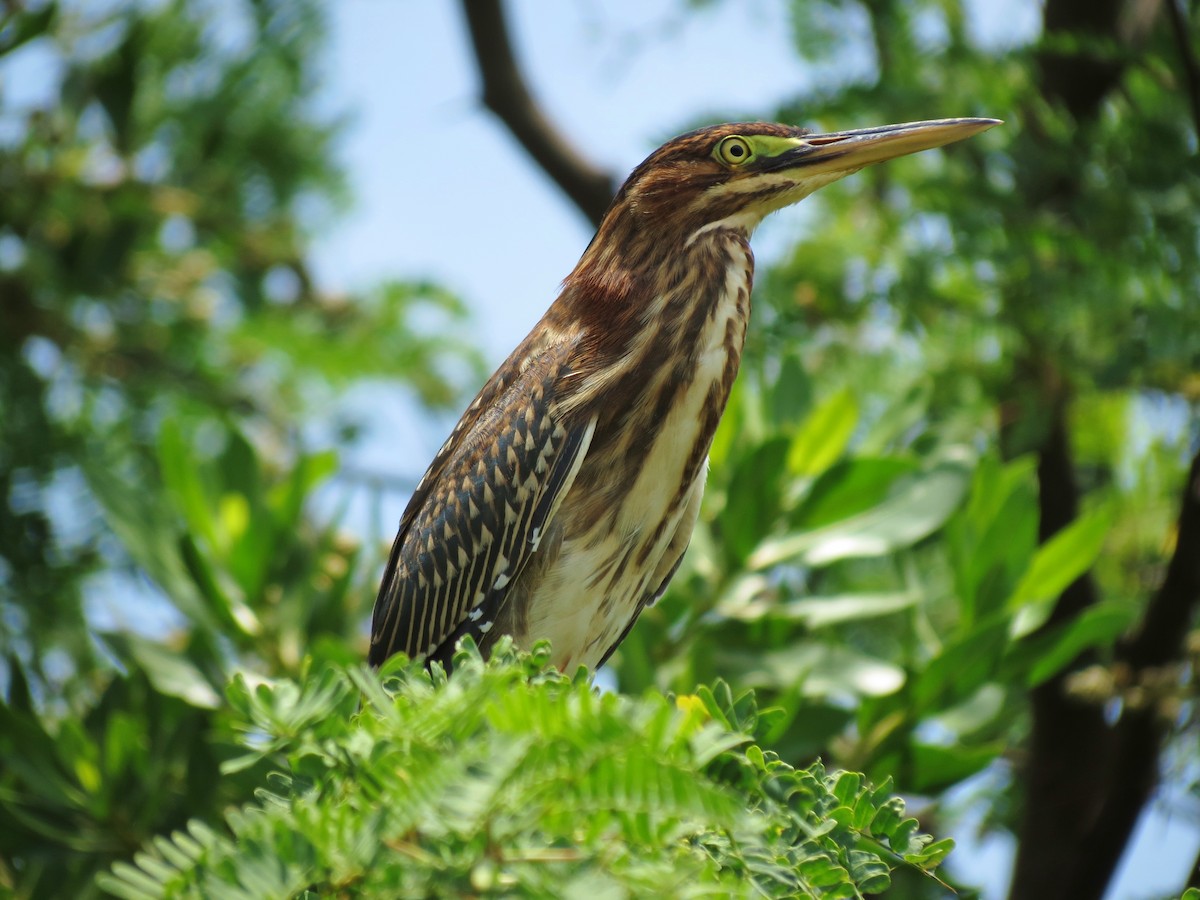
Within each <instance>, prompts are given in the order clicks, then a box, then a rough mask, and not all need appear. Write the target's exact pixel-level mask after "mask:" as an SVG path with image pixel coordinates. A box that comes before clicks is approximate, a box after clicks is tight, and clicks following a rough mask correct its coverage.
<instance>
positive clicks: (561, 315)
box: [368, 118, 1000, 673]
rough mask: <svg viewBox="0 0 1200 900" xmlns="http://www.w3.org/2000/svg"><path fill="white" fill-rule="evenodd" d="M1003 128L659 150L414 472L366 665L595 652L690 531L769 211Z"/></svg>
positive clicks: (773, 138) (660, 580) (775, 128)
mask: <svg viewBox="0 0 1200 900" xmlns="http://www.w3.org/2000/svg"><path fill="white" fill-rule="evenodd" d="M998 124H1000V121H999V120H997V119H987V118H957V119H938V120H931V121H922V122H907V123H902V124H895V125H885V126H879V127H872V128H861V129H856V130H852V131H838V132H830V133H812V132H810V131H808V130H805V129H803V128H799V127H795V126H791V125H782V124H774V123H769V122H743V123H731V124H722V125H713V126H708V127H704V128H699V129H697V130H695V131H690V132H688V133H687V134H683V135H681V136H679V137H676V138H674V139H673V140H670V141H668V142H667V143H665V144H663V145H662V146H661V147H659V148H658V149H657V150H655V151H654V152H653V153H651V154H650V155H649V156H648V157H647V158H646V160H645V161H644V162H642V163H641V164H640V165H638V166H637V167H636V168H635V169H634V170H633V171H632V173H631V174H630V175H629V177H628V178H627V179H626V180H625V182H624V184H623V185H622V186H621V187H620V188H619V190H618V191H617V193H616V195H615V197H614V198H613V201H612V203H611V205H610V206H609V208H608V210H607V212H606V213H605V215H604V217H603V219H602V220H601V223H600V225H599V228H598V229H597V231H596V233H595V236H594V237H593V238H592V240H591V242H590V243H589V244H588V246H587V248H586V249H585V251H584V253H583V255H582V257H581V258H580V260H579V262H578V263H577V264H576V266H575V268H574V269H573V270H572V271H571V273H570V274H569V275H568V276H567V278H566V279H565V280H564V281H563V284H562V288H561V291H560V293H559V295H558V297H557V299H555V300H554V302H553V303H552V304H551V306H550V307H549V309H548V310H547V311H546V313H545V315H544V316H543V317H542V318H541V320H540V321H539V322H538V323H537V324H536V325H535V326H534V327H533V330H532V331H530V333H529V334H528V335H527V336H526V337H525V339H524V340H523V341H522V342H521V343H520V344H519V345H518V346H517V347H516V349H515V350H513V351H512V353H511V354H510V355H509V357H508V358H507V359H506V360H505V361H504V362H503V363H502V364H501V365H500V367H499V368H498V369H497V370H496V371H495V373H494V374H493V375H492V376H491V378H489V379H488V381H487V383H486V384H485V385H484V386H483V388H482V389H481V390H480V391H479V394H478V395H477V396H476V397H475V399H474V401H473V402H472V403H471V404H470V406H468V407H467V409H466V412H464V413H463V415H462V417H461V419H459V421H458V424H457V425H455V427H454V429H453V431H452V432H451V434H450V436H449V437H448V438H447V439H446V441H445V443H444V444H443V445H442V446H441V448H440V449H439V450H438V452H437V454H436V455H435V456H434V459H433V462H432V463H431V464H430V465H429V468H428V469H427V470H426V472H425V474H424V476H423V477H422V478H421V480H420V482H419V483H418V484H417V487H416V489H415V490H414V492H413V495H412V497H411V499H410V501H409V503H408V505H407V507H406V508H405V510H404V512H403V514H402V515H401V518H400V524H399V529H398V532H397V535H396V538H395V541H394V542H393V544H392V548H391V553H390V554H389V557H388V562H387V566H386V569H385V571H384V575H383V579H382V582H381V584H380V587H379V593H378V596H377V598H376V601H375V607H374V611H373V613H372V617H371V639H370V648H369V651H368V661H369V663H370V664H371V665H373V666H376V667H378V666H379V665H381V664H382V663H383V662H384V661H385V660H386V659H387V658H388V657H390V656H392V655H393V654H396V653H398V652H403V653H404V654H405V655H406V656H407V657H408V658H409V659H413V660H423V661H424V662H425V664H426V665H427V666H428V665H432V664H433V663H435V662H436V663H440V664H441V665H442V666H443V667H445V668H446V669H447V671H449V670H450V668H451V667H452V663H453V656H454V653H455V648H456V645H457V643H458V642H459V641H460V640H461V639H462V638H464V637H466V636H468V635H469V636H470V637H471V638H472V639H473V640H474V641H475V643H476V645H477V646H478V648H479V650H480V651H481V652H482V653H483V655H484V656H487V655H488V654H489V653H490V651H491V649H492V648H493V647H494V646H495V645H496V641H497V640H498V639H499V638H500V637H501V636H502V635H509V636H511V638H512V640H513V643H514V644H515V645H516V646H518V647H522V648H525V649H529V648H531V647H532V645H533V644H534V643H535V642H536V641H538V640H540V639H548V640H549V642H550V647H551V661H552V663H553V665H554V666H555V667H557V668H558V670H559V671H562V672H567V673H573V672H574V671H576V670H577V669H578V667H580V666H583V667H586V668H587V669H590V670H592V671H594V670H595V669H597V668H598V667H599V666H601V665H603V664H604V663H605V662H606V661H607V660H608V658H609V656H610V655H611V654H612V653H613V651H614V650H615V649H616V648H617V646H618V645H619V644H620V643H621V641H623V640H624V638H625V637H626V635H628V633H629V631H630V629H631V628H632V627H633V625H634V623H635V622H636V621H637V619H638V616H639V614H640V613H641V612H642V610H643V609H644V608H645V607H647V606H649V605H652V604H653V603H654V602H655V601H656V600H658V599H659V597H661V596H662V594H663V592H664V591H665V590H666V588H667V585H668V583H669V582H670V581H671V578H672V577H673V576H674V574H675V572H676V570H677V569H678V567H679V564H680V560H681V559H682V558H683V555H684V551H685V550H686V549H687V546H688V543H689V541H690V539H691V534H692V531H693V528H694V526H695V524H696V520H697V516H698V514H699V511H700V500H701V497H702V495H703V493H704V483H705V478H706V475H707V470H708V450H709V446H710V444H711V442H712V439H713V433H714V432H715V431H716V428H717V424H718V422H719V421H720V419H721V415H722V413H723V411H724V409H725V404H726V401H727V400H728V398H729V393H730V388H731V387H732V385H733V382H734V379H735V377H736V376H737V372H738V365H739V362H740V360H741V354H742V348H743V343H744V341H745V337H746V328H747V323H748V321H749V316H750V290H751V283H752V280H753V274H754V256H753V253H752V251H751V248H750V243H749V241H750V237H751V234H752V233H753V232H754V230H755V227H756V226H757V225H758V224H759V223H760V222H761V221H762V220H763V218H764V217H765V216H767V215H768V214H769V213H771V212H773V211H775V210H778V209H781V208H783V207H785V206H790V205H792V204H794V203H797V202H799V201H800V200H803V199H804V198H805V197H807V196H809V195H810V194H812V193H813V192H814V191H816V190H817V189H819V188H821V187H824V186H825V185H828V184H830V183H832V182H834V181H837V180H838V179H840V178H842V177H844V176H846V175H849V174H851V173H853V172H857V171H858V170H860V169H862V168H863V167H865V166H869V165H872V164H873V163H877V162H882V161H884V160H888V159H892V158H894V157H898V156H903V155H906V154H910V153H915V152H918V151H922V150H928V149H931V148H934V147H940V146H943V145H945V144H949V143H952V142H955V141H960V140H963V139H964V138H967V137H971V136H972V135H976V134H978V133H980V132H982V131H984V130H986V129H988V128H991V127H993V126H995V125H998Z"/></svg>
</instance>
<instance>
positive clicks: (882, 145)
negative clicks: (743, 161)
mask: <svg viewBox="0 0 1200 900" xmlns="http://www.w3.org/2000/svg"><path fill="white" fill-rule="evenodd" d="M1000 124H1002V123H1001V120H1000V119H933V120H931V121H928V122H904V123H902V124H899V125H880V126H878V127H875V128H858V129H855V130H854V131H834V132H830V133H829V134H810V135H806V136H805V137H803V138H801V139H800V146H798V147H797V148H796V149H795V150H793V151H791V152H790V153H785V154H783V155H782V156H780V157H779V159H778V164H777V166H772V167H771V168H781V169H791V168H797V169H800V168H802V169H804V170H805V172H812V173H813V174H816V173H818V172H842V173H847V174H848V173H849V172H854V171H857V170H858V169H861V168H863V167H864V166H869V165H871V164H872V163H877V162H883V161H884V160H885V159H894V158H896V157H897V156H906V155H908V154H909V153H918V152H920V151H921V150H932V149H933V148H934V147H941V146H943V145H945V144H952V143H954V142H955V141H961V140H963V139H964V138H969V137H971V136H973V135H976V134H979V133H980V132H981V131H987V130H988V129H989V128H992V127H994V126H996V125H1000Z"/></svg>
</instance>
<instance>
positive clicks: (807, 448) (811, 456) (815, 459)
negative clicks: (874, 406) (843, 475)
mask: <svg viewBox="0 0 1200 900" xmlns="http://www.w3.org/2000/svg"><path fill="white" fill-rule="evenodd" d="M857 424H858V401H857V400H856V399H855V397H854V394H853V393H852V392H851V391H850V389H849V388H842V389H841V390H839V391H836V392H834V393H833V394H831V395H830V396H828V397H826V398H825V399H824V400H823V401H822V402H821V403H820V404H818V405H817V407H816V409H814V410H813V411H812V412H811V413H809V415H808V417H807V418H806V419H805V420H804V423H803V424H802V425H801V426H800V428H799V429H798V430H797V432H796V435H795V437H793V438H792V443H791V447H790V448H789V449H788V454H787V467H788V471H789V472H791V473H792V474H793V475H799V476H804V477H812V476H814V475H818V474H820V473H821V472H824V471H825V470H826V469H828V468H829V467H830V466H832V465H833V464H834V463H835V462H837V460H838V459H839V458H840V457H841V455H842V453H844V452H845V450H846V446H847V444H849V443H850V438H851V437H852V436H853V434H854V428H855V426H856V425H857Z"/></svg>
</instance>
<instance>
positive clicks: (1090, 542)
mask: <svg viewBox="0 0 1200 900" xmlns="http://www.w3.org/2000/svg"><path fill="white" fill-rule="evenodd" d="M1112 518H1113V512H1112V508H1111V507H1109V506H1101V507H1099V508H1097V509H1095V510H1093V511H1091V512H1089V513H1085V514H1084V515H1081V516H1080V517H1079V518H1078V519H1076V520H1075V521H1074V522H1072V523H1071V524H1070V525H1068V526H1067V527H1066V528H1064V529H1062V530H1061V531H1060V532H1058V533H1057V534H1055V535H1054V536H1053V537H1052V538H1050V540H1048V541H1047V542H1046V543H1044V544H1042V546H1041V547H1039V548H1038V551H1037V553H1036V554H1034V557H1033V560H1032V561H1031V562H1030V564H1029V568H1028V569H1026V571H1025V574H1024V575H1023V576H1022V577H1021V580H1020V582H1018V584H1017V587H1016V590H1015V591H1013V594H1012V596H1011V597H1010V598H1009V599H1008V602H1007V604H1006V608H1007V609H1008V610H1009V612H1012V613H1015V614H1016V615H1015V616H1014V618H1013V622H1012V627H1011V634H1012V636H1013V637H1016V638H1019V637H1024V636H1025V635H1027V634H1029V633H1030V632H1032V631H1035V630H1036V629H1038V628H1039V627H1041V625H1042V623H1044V622H1045V621H1046V619H1047V618H1048V617H1049V616H1050V612H1051V610H1052V609H1053V608H1054V603H1055V602H1056V601H1057V600H1058V597H1059V595H1060V594H1061V593H1062V592H1063V591H1064V590H1066V588H1067V586H1068V585H1070V584H1071V582H1073V581H1074V580H1075V579H1076V578H1078V577H1079V576H1080V575H1082V574H1083V573H1084V572H1086V571H1087V570H1088V569H1090V568H1091V567H1092V565H1093V564H1094V563H1095V562H1096V560H1097V558H1099V556H1100V551H1101V549H1103V547H1104V538H1105V536H1106V535H1107V534H1108V531H1109V528H1110V527H1111V526H1112Z"/></svg>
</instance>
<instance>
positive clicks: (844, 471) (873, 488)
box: [791, 457, 918, 528]
mask: <svg viewBox="0 0 1200 900" xmlns="http://www.w3.org/2000/svg"><path fill="white" fill-rule="evenodd" d="M917 468H918V467H917V463H916V462H914V461H912V460H908V459H897V458H886V459H875V458H861V457H860V458H857V459H845V460H842V461H841V462H839V463H837V464H836V465H834V466H832V467H831V468H829V469H827V470H826V471H824V472H822V473H821V475H820V476H819V477H818V478H817V480H816V481H815V482H813V484H812V486H811V487H810V488H809V490H808V493H807V495H806V496H805V498H804V501H803V503H801V504H800V506H799V507H798V508H797V509H796V511H795V513H794V514H793V515H792V517H791V523H792V525H794V526H795V527H796V528H817V527H818V526H821V525H828V524H829V523H831V522H837V521H839V520H841V519H846V518H849V517H850V516H853V515H855V514H857V513H861V512H865V511H866V510H868V509H870V508H871V507H873V506H877V505H878V504H880V503H882V502H883V501H884V500H885V499H887V496H888V494H889V493H890V492H891V491H892V489H893V487H894V486H895V485H896V484H897V483H898V482H899V480H900V479H901V478H903V477H904V476H906V475H912V474H914V473H915V472H916V471H917Z"/></svg>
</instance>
